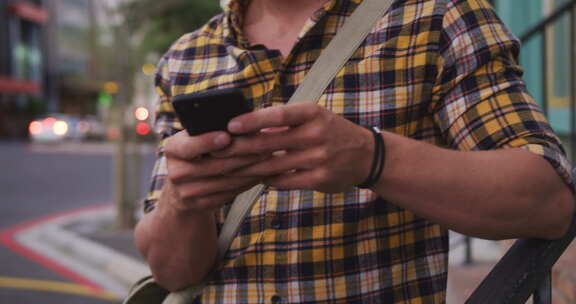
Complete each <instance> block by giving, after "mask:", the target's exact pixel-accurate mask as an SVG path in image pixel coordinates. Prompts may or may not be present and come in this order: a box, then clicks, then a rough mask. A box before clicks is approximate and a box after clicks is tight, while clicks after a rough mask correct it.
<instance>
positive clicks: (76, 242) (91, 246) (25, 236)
mask: <svg viewBox="0 0 576 304" xmlns="http://www.w3.org/2000/svg"><path fill="white" fill-rule="evenodd" d="M113 216H114V208H113V206H111V205H105V206H103V207H101V208H97V209H90V210H85V211H81V212H73V213H71V214H66V215H63V216H59V217H56V218H53V219H49V220H47V221H44V222H42V223H40V224H38V225H35V226H32V227H28V228H25V229H23V230H21V231H19V232H18V233H16V234H15V237H14V238H15V240H16V241H17V242H18V243H19V244H20V245H22V246H24V247H26V248H28V249H29V250H32V251H34V252H36V253H39V254H40V255H43V256H45V257H47V258H49V259H50V260H52V261H54V262H56V263H58V264H60V265H62V266H64V267H66V268H68V269H70V270H71V271H72V272H75V273H77V274H79V275H80V276H83V277H85V278H86V279H88V280H89V281H91V282H93V283H95V284H96V285H98V286H101V287H102V288H104V289H105V290H107V291H109V292H111V293H112V294H114V295H116V296H118V297H124V296H126V295H127V294H128V291H129V289H130V287H131V285H132V284H133V283H134V282H136V281H137V280H139V279H140V278H142V277H143V276H146V275H149V274H150V272H149V270H148V267H147V266H146V265H145V264H143V263H142V262H140V261H138V260H136V259H134V258H132V257H130V256H127V255H126V254H123V253H121V252H118V251H116V250H113V249H111V248H109V247H107V246H104V245H102V244H99V243H97V242H94V241H92V240H89V239H87V238H85V237H82V236H81V235H80V234H78V233H75V232H73V231H70V230H66V229H65V228H64V227H66V226H68V225H71V224H73V223H77V222H99V221H103V220H105V219H110V218H112V217H113Z"/></svg>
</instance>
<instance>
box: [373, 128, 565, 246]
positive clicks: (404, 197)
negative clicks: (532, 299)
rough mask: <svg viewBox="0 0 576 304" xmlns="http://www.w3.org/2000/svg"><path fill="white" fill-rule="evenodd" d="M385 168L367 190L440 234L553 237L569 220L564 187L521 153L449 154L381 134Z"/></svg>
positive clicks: (547, 169) (540, 164) (541, 161)
mask: <svg viewBox="0 0 576 304" xmlns="http://www.w3.org/2000/svg"><path fill="white" fill-rule="evenodd" d="M384 136H385V141H386V149H387V159H386V167H385V170H384V173H383V175H382V177H381V179H380V181H379V183H378V184H377V185H376V186H375V187H374V190H375V191H376V192H377V193H379V194H380V195H381V196H382V197H384V198H386V200H388V201H390V202H392V203H394V204H397V205H399V206H401V207H404V208H406V209H408V210H411V211H413V212H415V213H416V214H417V215H419V216H421V217H424V218H427V219H429V220H431V221H433V222H436V223H438V224H441V225H443V226H445V227H447V228H450V229H453V230H455V231H459V232H462V233H466V234H469V235H473V236H478V237H483V238H489V239H503V238H516V237H537V238H555V237H559V236H561V235H562V234H563V232H564V231H565V230H566V229H567V225H568V223H569V222H570V218H571V217H572V212H573V208H574V202H573V197H572V193H571V191H570V190H569V188H568V187H567V186H566V185H565V184H564V183H563V182H562V181H561V179H560V177H559V176H558V175H557V174H556V172H555V171H554V170H553V168H552V167H551V166H550V165H549V164H548V163H547V162H546V161H545V160H544V159H543V158H541V157H539V156H538V155H535V154H533V153H531V152H529V151H525V150H522V149H507V150H495V151H480V152H461V151H452V150H447V149H442V148H438V147H435V146H433V145H430V144H427V143H423V142H419V141H415V140H412V139H408V138H405V137H402V136H398V135H395V134H391V133H384Z"/></svg>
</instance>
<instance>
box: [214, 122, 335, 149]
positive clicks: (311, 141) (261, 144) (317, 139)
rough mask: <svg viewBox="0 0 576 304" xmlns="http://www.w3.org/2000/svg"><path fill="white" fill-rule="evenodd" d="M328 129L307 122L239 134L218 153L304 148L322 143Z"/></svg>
mask: <svg viewBox="0 0 576 304" xmlns="http://www.w3.org/2000/svg"><path fill="white" fill-rule="evenodd" d="M325 140H326V131H325V129H324V128H322V126H321V125H319V124H314V123H310V124H306V125H302V126H298V127H294V128H290V129H288V130H286V131H282V132H273V133H268V132H264V133H262V132H260V133H255V134H252V135H247V136H237V137H235V138H234V142H233V143H232V144H231V145H230V146H228V147H227V148H226V149H224V150H222V151H219V152H218V155H219V156H220V157H221V156H225V157H230V156H234V155H249V154H270V153H273V152H276V151H280V150H288V151H292V150H303V149H309V148H311V147H314V146H317V145H320V144H322V143H323V142H324V141H325Z"/></svg>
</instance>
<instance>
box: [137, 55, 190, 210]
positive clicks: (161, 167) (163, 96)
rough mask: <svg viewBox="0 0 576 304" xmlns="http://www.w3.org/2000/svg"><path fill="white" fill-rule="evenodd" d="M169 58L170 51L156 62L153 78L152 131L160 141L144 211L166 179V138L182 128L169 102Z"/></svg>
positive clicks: (154, 205)
mask: <svg viewBox="0 0 576 304" xmlns="http://www.w3.org/2000/svg"><path fill="white" fill-rule="evenodd" d="M169 60H170V51H169V52H168V53H166V55H164V56H163V57H162V59H161V60H160V62H159V63H158V67H157V70H156V75H155V80H154V82H155V88H156V92H157V94H158V102H157V105H156V118H155V127H154V131H155V132H156V133H158V134H159V135H160V143H159V145H158V149H157V152H156V162H155V164H154V169H153V170H152V177H151V180H150V186H149V189H148V194H147V196H146V199H145V200H144V212H145V213H148V212H150V211H152V210H153V209H154V208H155V207H156V204H157V203H158V199H159V198H160V193H161V191H162V187H163V186H164V181H165V179H166V173H167V171H166V157H165V155H164V144H165V142H166V139H167V138H168V137H170V136H172V135H174V134H175V133H177V132H178V131H180V130H182V126H181V125H180V123H179V122H178V120H177V118H176V115H175V112H174V109H173V107H172V103H171V99H172V97H171V85H170V83H171V81H170V71H169Z"/></svg>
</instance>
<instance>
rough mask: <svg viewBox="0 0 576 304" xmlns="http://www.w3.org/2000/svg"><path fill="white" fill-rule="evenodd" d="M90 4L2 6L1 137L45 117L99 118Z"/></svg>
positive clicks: (15, 2) (8, 0)
mask: <svg viewBox="0 0 576 304" xmlns="http://www.w3.org/2000/svg"><path fill="white" fill-rule="evenodd" d="M96 10H97V6H95V1H94V0H0V137H16V138H22V137H25V136H27V126H28V122H29V121H30V120H32V119H34V118H36V117H37V116H41V115H44V114H47V113H65V114H76V115H87V114H96V113H97V96H98V93H99V91H100V88H101V85H102V80H101V79H102V78H103V77H102V73H101V69H102V67H101V65H100V64H99V62H100V57H99V50H100V49H99V47H98V45H99V44H98V28H99V27H98V24H97V20H96V14H97V12H96Z"/></svg>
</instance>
